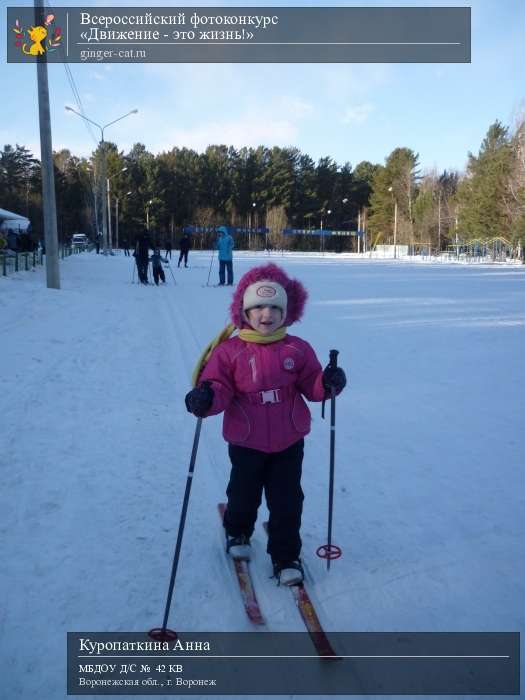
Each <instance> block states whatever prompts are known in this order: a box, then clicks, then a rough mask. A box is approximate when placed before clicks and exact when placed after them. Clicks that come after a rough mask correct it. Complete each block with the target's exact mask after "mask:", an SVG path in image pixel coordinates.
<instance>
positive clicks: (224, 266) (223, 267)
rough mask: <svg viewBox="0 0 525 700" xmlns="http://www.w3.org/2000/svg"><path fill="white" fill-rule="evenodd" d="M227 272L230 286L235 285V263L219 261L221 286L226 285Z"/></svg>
mask: <svg viewBox="0 0 525 700" xmlns="http://www.w3.org/2000/svg"><path fill="white" fill-rule="evenodd" d="M225 271H226V273H227V275H228V277H227V279H228V284H233V261H232V260H219V284H224V272H225Z"/></svg>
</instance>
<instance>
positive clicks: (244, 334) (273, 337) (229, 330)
mask: <svg viewBox="0 0 525 700" xmlns="http://www.w3.org/2000/svg"><path fill="white" fill-rule="evenodd" d="M235 328H236V327H235V326H234V325H233V323H229V324H228V325H227V326H226V328H223V330H222V331H221V332H220V333H218V335H216V336H215V338H214V339H213V340H212V341H211V342H210V343H208V345H207V346H206V347H205V349H204V350H203V352H202V354H201V356H200V357H199V359H198V361H197V364H196V365H195V369H194V370H193V374H192V376H191V383H192V386H197V384H198V383H199V377H200V375H201V372H202V370H203V369H204V367H205V366H206V363H207V362H208V360H209V359H210V355H211V353H212V352H213V350H214V349H215V348H216V347H217V345H220V343H222V342H223V341H225V340H228V338H229V337H230V336H231V335H232V334H233V332H234V331H235ZM286 333H287V328H286V326H281V327H280V328H278V329H277V330H276V331H274V332H273V333H270V335H263V334H262V333H259V331H254V330H253V329H252V328H242V329H241V330H240V331H239V338H240V339H241V340H244V341H245V342H246V343H262V344H266V343H275V342H276V341H277V340H282V339H283V338H284V336H285V335H286Z"/></svg>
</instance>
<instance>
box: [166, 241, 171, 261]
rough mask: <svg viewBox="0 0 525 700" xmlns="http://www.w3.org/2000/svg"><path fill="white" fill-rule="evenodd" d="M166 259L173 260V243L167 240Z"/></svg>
mask: <svg viewBox="0 0 525 700" xmlns="http://www.w3.org/2000/svg"><path fill="white" fill-rule="evenodd" d="M166 257H167V258H169V259H170V260H171V241H170V240H166Z"/></svg>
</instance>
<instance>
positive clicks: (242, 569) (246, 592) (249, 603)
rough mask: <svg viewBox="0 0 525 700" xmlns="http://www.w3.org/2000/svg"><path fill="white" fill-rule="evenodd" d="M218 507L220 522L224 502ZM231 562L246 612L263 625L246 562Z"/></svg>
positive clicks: (263, 621)
mask: <svg viewBox="0 0 525 700" xmlns="http://www.w3.org/2000/svg"><path fill="white" fill-rule="evenodd" d="M218 509H219V515H220V516H221V522H222V519H223V517H224V511H225V510H226V503H219V505H218ZM232 562H233V566H234V569H235V574H236V576H237V581H238V583H239V590H240V591H241V597H242V602H243V604H244V609H245V610H246V614H247V615H248V617H249V619H250V620H251V622H252V623H253V624H254V625H265V624H266V622H265V620H264V617H263V615H262V612H261V608H260V607H259V603H258V601H257V596H256V595H255V589H254V587H253V583H252V578H251V576H250V569H249V564H248V562H247V561H246V560H244V559H232Z"/></svg>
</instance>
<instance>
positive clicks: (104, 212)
mask: <svg viewBox="0 0 525 700" xmlns="http://www.w3.org/2000/svg"><path fill="white" fill-rule="evenodd" d="M66 111H67V112H73V114H76V115H77V117H80V118H81V119H84V121H86V122H89V123H90V124H93V125H94V126H96V127H97V129H100V147H101V150H102V172H101V174H100V176H101V179H102V186H103V188H104V192H103V193H102V202H105V201H106V199H107V192H106V191H105V190H106V189H107V182H106V170H107V163H106V159H107V153H106V144H105V142H104V130H105V129H107V128H108V126H111V125H112V124H116V122H119V121H120V120H121V119H125V118H126V117H129V115H130V114H137V112H138V111H139V110H138V109H132V110H131V112H127V113H126V114H123V115H122V116H121V117H118V119H114V120H113V121H111V122H108V123H107V124H104V125H103V126H101V125H100V124H97V122H94V121H93V120H92V119H89V118H88V117H85V116H84V115H83V114H80V112H77V111H76V109H73V107H68V106H67V105H66ZM107 214H108V213H107V210H106V207H105V206H102V229H103V233H104V255H107V254H108V247H109V240H108V217H107Z"/></svg>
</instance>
